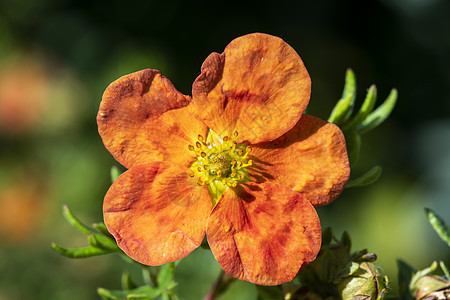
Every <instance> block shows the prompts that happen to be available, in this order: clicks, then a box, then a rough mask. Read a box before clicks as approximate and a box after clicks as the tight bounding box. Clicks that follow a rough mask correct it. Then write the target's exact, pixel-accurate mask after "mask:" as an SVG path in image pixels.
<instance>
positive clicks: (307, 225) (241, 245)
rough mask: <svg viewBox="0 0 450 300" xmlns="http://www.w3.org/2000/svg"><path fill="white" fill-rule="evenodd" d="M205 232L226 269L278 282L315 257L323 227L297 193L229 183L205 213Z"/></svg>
mask: <svg viewBox="0 0 450 300" xmlns="http://www.w3.org/2000/svg"><path fill="white" fill-rule="evenodd" d="M207 237H208V243H209V246H210V247H211V250H212V252H213V254H214V256H215V258H216V259H217V261H218V262H219V263H220V265H221V266H222V268H223V270H224V271H225V272H227V273H228V274H230V275H231V276H233V277H236V278H239V279H241V280H246V281H249V282H252V283H255V284H260V285H278V284H282V283H285V282H288V281H291V280H292V279H293V278H294V277H295V275H296V274H297V273H298V271H299V270H300V268H301V267H302V266H304V265H305V264H308V263H309V262H311V261H312V260H314V259H315V257H316V255H317V253H318V252H319V249H320V244H321V228H320V222H319V218H318V216H317V214H316V211H315V210H314V207H313V206H312V205H311V203H309V202H308V201H306V200H304V199H303V198H302V196H301V195H300V194H299V193H297V192H294V191H292V190H290V189H288V188H285V187H283V186H281V185H278V184H275V183H270V182H265V183H263V184H246V185H239V186H237V187H236V188H229V189H228V190H227V191H226V192H225V193H224V194H223V196H222V199H221V200H220V201H219V202H218V203H217V205H216V206H215V207H214V209H213V211H212V213H211V215H210V217H209V221H208V229H207Z"/></svg>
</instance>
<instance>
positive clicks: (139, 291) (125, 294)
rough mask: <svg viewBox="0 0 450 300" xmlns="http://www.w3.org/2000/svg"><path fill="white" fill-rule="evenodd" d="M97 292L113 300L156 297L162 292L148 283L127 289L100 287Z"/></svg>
mask: <svg viewBox="0 0 450 300" xmlns="http://www.w3.org/2000/svg"><path fill="white" fill-rule="evenodd" d="M97 293H98V294H99V295H100V296H101V297H105V298H107V299H111V300H132V299H155V298H156V297H158V296H159V295H160V294H161V292H160V291H159V290H158V289H157V288H154V287H151V286H148V285H145V286H141V287H138V288H136V289H133V290H125V291H120V290H107V289H104V288H98V289H97Z"/></svg>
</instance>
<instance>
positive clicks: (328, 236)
mask: <svg viewBox="0 0 450 300" xmlns="http://www.w3.org/2000/svg"><path fill="white" fill-rule="evenodd" d="M332 240H333V230H332V229H331V227H327V228H326V229H325V230H324V231H323V233H322V247H323V246H328V245H329V244H330V243H331V241H332Z"/></svg>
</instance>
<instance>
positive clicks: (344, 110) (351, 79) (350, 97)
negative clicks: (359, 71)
mask: <svg viewBox="0 0 450 300" xmlns="http://www.w3.org/2000/svg"><path fill="white" fill-rule="evenodd" d="M355 94H356V78H355V73H353V71H352V69H347V72H346V74H345V86H344V91H343V93H342V97H341V99H340V100H339V101H338V102H337V103H336V105H335V107H334V108H333V110H332V111H331V114H330V116H329V118H328V122H331V123H334V124H337V125H342V124H344V123H345V122H346V121H347V120H348V118H349V117H350V115H351V114H352V112H353V107H354V105H355Z"/></svg>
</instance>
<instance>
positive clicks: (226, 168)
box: [188, 130, 252, 204]
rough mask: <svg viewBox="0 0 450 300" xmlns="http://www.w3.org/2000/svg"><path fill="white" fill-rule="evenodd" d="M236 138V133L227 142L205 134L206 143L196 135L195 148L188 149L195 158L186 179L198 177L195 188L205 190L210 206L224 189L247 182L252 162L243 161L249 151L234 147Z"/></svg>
mask: <svg viewBox="0 0 450 300" xmlns="http://www.w3.org/2000/svg"><path fill="white" fill-rule="evenodd" d="M237 136H238V133H237V131H236V132H234V134H233V136H232V137H231V138H230V137H228V136H224V137H223V138H222V137H220V136H218V135H217V134H216V133H214V132H213V131H212V130H209V132H208V138H207V140H205V139H204V138H203V136H201V135H199V136H198V139H197V141H196V143H195V145H189V146H188V148H189V150H190V151H192V152H193V153H194V154H195V156H194V158H193V162H192V164H191V166H190V169H191V170H192V172H191V174H190V176H191V177H194V176H197V177H198V182H197V184H198V185H207V186H208V190H209V192H210V194H211V197H212V198H213V203H214V204H216V203H217V201H218V200H219V198H220V196H221V195H222V193H223V192H224V191H225V190H226V189H227V187H235V186H236V185H237V184H238V183H245V182H249V181H251V180H250V175H249V173H248V170H247V167H248V166H251V165H252V160H251V159H248V158H247V156H248V154H249V153H250V151H251V148H250V146H247V145H246V144H245V143H239V144H238V143H236V138H237ZM214 198H217V199H214Z"/></svg>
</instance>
